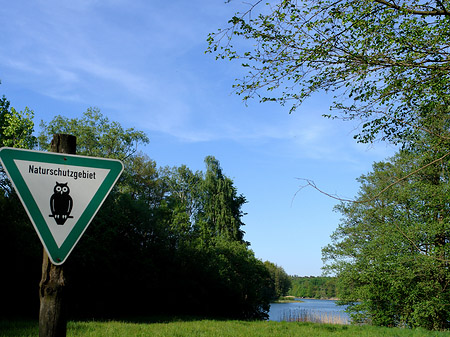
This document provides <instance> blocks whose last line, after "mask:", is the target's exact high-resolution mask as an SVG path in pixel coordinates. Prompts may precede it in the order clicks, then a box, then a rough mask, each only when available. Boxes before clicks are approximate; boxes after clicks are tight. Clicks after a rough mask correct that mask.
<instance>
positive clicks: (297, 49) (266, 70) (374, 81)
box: [208, 0, 450, 143]
mask: <svg viewBox="0 0 450 337" xmlns="http://www.w3.org/2000/svg"><path fill="white" fill-rule="evenodd" d="M264 5H265V6H264ZM449 17H450V3H449V2H448V1H432V0H425V1H417V0H409V1H407V0H400V1H392V0H337V1H331V0H309V1H307V0H303V1H301V0H278V1H275V2H265V1H262V0H258V1H255V2H254V3H253V4H252V5H250V7H249V9H248V11H246V12H244V13H237V14H236V15H235V16H234V17H233V18H232V19H231V20H230V21H229V24H230V25H229V26H228V27H227V28H225V29H221V30H219V31H218V32H216V33H213V34H210V35H209V37H208V41H209V48H208V51H209V52H212V53H216V55H217V58H221V59H225V58H228V59H230V60H239V61H241V60H242V61H243V63H242V66H243V67H245V68H247V69H249V71H248V75H246V76H245V77H244V78H243V79H242V80H241V81H239V82H237V84H236V85H235V88H236V91H237V93H238V94H242V95H244V100H247V99H249V98H252V97H255V96H258V97H260V100H261V101H263V102H264V101H276V102H279V103H281V104H283V105H284V104H287V103H289V104H290V105H291V111H293V110H295V109H296V108H297V107H298V106H299V105H300V104H301V103H302V102H303V101H304V100H305V99H306V98H307V97H309V96H311V95H312V94H314V93H317V92H323V91H325V92H328V91H330V92H334V97H335V102H334V104H333V105H332V108H333V109H337V110H339V111H342V112H343V113H344V115H343V116H342V117H343V118H344V119H359V120H361V121H362V122H361V125H362V130H361V132H360V133H359V134H357V135H355V138H356V139H357V140H358V141H360V142H370V141H373V140H374V139H376V138H377V137H380V138H381V139H382V140H387V141H391V142H394V143H404V142H407V141H409V137H410V136H411V134H413V133H414V132H415V131H416V130H417V128H418V125H417V121H418V120H420V118H421V117H423V116H421V115H420V113H419V112H420V111H422V112H423V109H422V107H423V105H424V104H427V102H429V101H433V102H435V103H436V104H438V105H443V106H448V105H449V104H448V103H449V97H450V95H449V90H450V75H449V74H450V73H449V70H450V61H449V52H450V49H449V47H450V46H449V43H448V39H447V38H446V37H447V36H448V34H449V33H450V21H449ZM237 39H243V40H250V41H251V46H254V48H253V49H251V48H247V47H246V46H245V45H243V44H242V43H237V44H236V45H237V46H238V47H235V46H234V42H238V41H239V40H238V41H235V40H237ZM239 42H240V41H239ZM427 112H428V113H430V114H432V113H433V111H432V110H428V111H427Z"/></svg>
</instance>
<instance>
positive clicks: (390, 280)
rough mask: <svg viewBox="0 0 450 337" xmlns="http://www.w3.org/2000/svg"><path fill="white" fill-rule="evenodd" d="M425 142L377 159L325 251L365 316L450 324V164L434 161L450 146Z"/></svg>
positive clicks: (346, 295) (345, 295)
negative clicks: (381, 159) (384, 158)
mask: <svg viewBox="0 0 450 337" xmlns="http://www.w3.org/2000/svg"><path fill="white" fill-rule="evenodd" d="M425 143H426V144H427V145H428V146H421V147H418V148H415V149H408V150H402V151H400V152H399V153H398V154H396V155H395V156H394V157H393V158H391V159H389V160H387V161H384V162H379V163H375V164H374V165H373V171H372V172H370V173H369V174H367V175H363V176H361V178H360V179H359V181H360V183H361V188H360V192H359V196H358V199H357V201H362V202H356V203H355V202H350V203H342V204H341V205H339V206H337V210H338V211H339V212H340V213H341V214H342V215H343V219H342V223H341V224H340V225H339V227H338V228H337V229H336V231H335V232H334V233H333V235H332V243H331V244H330V245H328V246H327V247H325V248H324V249H323V256H324V259H325V261H326V262H327V267H326V268H327V270H328V271H331V272H332V273H335V274H336V275H337V276H338V284H339V285H340V286H341V287H340V289H341V290H342V291H341V293H340V297H341V299H342V301H343V302H344V303H347V304H350V305H351V306H350V309H351V310H352V311H353V317H354V318H355V319H356V321H357V322H370V323H372V324H375V325H383V326H408V327H418V326H421V327H425V328H428V329H446V328H448V327H449V323H448V322H449V321H450V309H449V307H448V303H449V301H450V291H449V289H448V284H449V282H450V272H449V262H450V231H449V224H450V212H449V205H450V191H449V179H450V176H449V172H450V170H449V163H448V161H438V162H436V161H435V160H433V159H434V158H439V157H441V155H442V153H444V152H447V151H448V148H447V149H440V151H439V150H438V149H437V148H433V147H432V146H430V144H432V143H433V142H432V140H430V139H428V141H426V142H425ZM430 164H431V165H430ZM419 167H422V168H423V169H422V170H421V171H420V173H417V174H414V175H410V176H409V177H408V178H407V179H402V178H403V177H405V176H407V175H409V174H410V173H411V172H415V171H416V170H417V168H419ZM400 179H401V182H399V183H396V184H395V185H392V183H393V182H396V181H398V180H400ZM390 185H392V186H391V187H390V188H389V189H387V190H385V187H386V186H390ZM381 190H384V192H383V193H381V194H380V193H379V192H380V191H381ZM375 195H376V196H377V197H376V198H373V196H375Z"/></svg>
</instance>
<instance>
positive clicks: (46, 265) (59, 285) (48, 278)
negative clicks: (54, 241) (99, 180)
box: [39, 134, 76, 337]
mask: <svg viewBox="0 0 450 337" xmlns="http://www.w3.org/2000/svg"><path fill="white" fill-rule="evenodd" d="M51 146H52V152H58V153H67V154H75V153H76V137H75V136H72V135H63V134H57V135H53V140H52V143H51ZM65 282H66V280H65V278H64V272H63V267H62V265H60V266H56V265H54V264H52V263H51V262H50V259H49V258H48V255H47V252H46V251H45V249H44V257H43V261H42V278H41V282H40V284H39V297H40V309H39V336H40V337H65V336H66V329H67V320H66V317H65V312H64V307H63V294H64V285H65Z"/></svg>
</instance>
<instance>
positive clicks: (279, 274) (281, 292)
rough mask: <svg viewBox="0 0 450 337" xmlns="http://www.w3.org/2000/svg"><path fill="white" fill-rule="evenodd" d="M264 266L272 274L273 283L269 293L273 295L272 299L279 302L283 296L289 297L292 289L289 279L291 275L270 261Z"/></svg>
mask: <svg viewBox="0 0 450 337" xmlns="http://www.w3.org/2000/svg"><path fill="white" fill-rule="evenodd" d="M264 266H265V267H266V268H267V270H268V271H269V273H270V279H271V282H270V288H269V292H270V294H271V299H272V300H277V299H279V298H281V297H282V296H285V295H287V294H288V291H289V289H290V288H291V279H290V278H289V275H288V274H286V272H285V271H284V269H283V268H282V267H280V266H277V265H276V264H275V263H272V262H270V261H266V262H264Z"/></svg>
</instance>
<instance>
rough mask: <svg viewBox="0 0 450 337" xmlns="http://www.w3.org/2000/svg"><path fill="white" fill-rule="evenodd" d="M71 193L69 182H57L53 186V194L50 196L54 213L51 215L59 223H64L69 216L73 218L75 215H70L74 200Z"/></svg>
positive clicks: (51, 208)
mask: <svg viewBox="0 0 450 337" xmlns="http://www.w3.org/2000/svg"><path fill="white" fill-rule="evenodd" d="M69 193H70V189H69V186H67V183H58V182H56V185H55V187H54V188H53V195H52V196H51V197H50V210H51V212H52V214H50V215H49V217H52V218H54V219H55V221H56V223H57V224H58V225H64V223H65V222H66V220H67V219H68V218H73V216H70V212H71V211H72V207H73V201H72V197H71V196H70V195H69Z"/></svg>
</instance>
